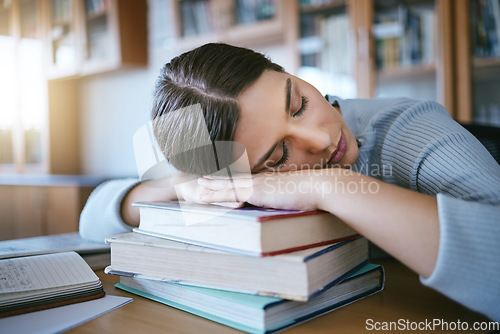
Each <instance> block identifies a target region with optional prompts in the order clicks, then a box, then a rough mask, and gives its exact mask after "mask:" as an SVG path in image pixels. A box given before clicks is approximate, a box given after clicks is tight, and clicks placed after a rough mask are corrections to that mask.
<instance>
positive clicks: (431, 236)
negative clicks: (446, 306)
mask: <svg viewBox="0 0 500 334" xmlns="http://www.w3.org/2000/svg"><path fill="white" fill-rule="evenodd" d="M322 178H324V180H323V181H322V182H324V184H325V185H329V186H324V187H323V188H322V191H321V192H322V193H321V194H317V195H319V197H318V198H319V199H318V204H319V205H318V206H319V208H321V209H323V210H326V211H329V212H332V213H333V214H335V215H336V216H338V217H339V218H341V219H343V220H344V221H345V222H346V223H348V224H350V225H351V226H352V227H353V228H354V229H356V230H357V231H358V232H359V233H361V234H362V235H364V236H366V237H367V238H368V239H370V240H371V241H372V242H374V243H375V244H376V245H378V246H379V247H381V248H382V249H384V250H385V251H387V252H388V253H389V254H391V255H393V256H394V257H396V258H398V259H399V260H400V261H402V262H403V263H405V264H406V265H407V266H409V267H410V268H411V269H413V270H414V271H416V272H417V273H419V274H420V275H422V276H424V277H428V276H429V275H430V274H431V273H432V271H433V269H434V266H435V264H436V260H437V254H438V248H439V220H438V210H437V201H436V198H434V197H432V196H428V195H424V194H421V193H417V192H414V191H411V190H407V189H404V188H401V187H398V186H395V185H391V184H387V183H384V182H381V181H378V180H376V179H373V178H370V177H367V176H365V175H361V174H357V173H354V172H352V171H349V170H340V171H339V173H338V174H336V175H326V176H322Z"/></svg>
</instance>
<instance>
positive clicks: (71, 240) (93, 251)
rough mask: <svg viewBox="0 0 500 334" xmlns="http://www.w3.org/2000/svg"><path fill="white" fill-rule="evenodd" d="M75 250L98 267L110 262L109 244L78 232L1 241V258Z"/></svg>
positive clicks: (93, 267)
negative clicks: (83, 236) (85, 238)
mask: <svg viewBox="0 0 500 334" xmlns="http://www.w3.org/2000/svg"><path fill="white" fill-rule="evenodd" d="M69 251H75V252H77V253H78V254H80V255H81V257H82V258H83V259H84V260H85V261H86V262H87V263H88V265H89V266H90V267H91V268H92V269H94V270H96V269H104V267H106V266H108V265H109V264H110V252H109V245H107V244H105V243H97V242H92V241H88V240H84V239H82V237H81V236H80V234H79V233H78V232H72V233H61V234H52V235H44V236H39V237H31V238H21V239H13V240H4V241H0V259H8V258H14V257H22V256H33V255H42V254H50V253H62V252H69Z"/></svg>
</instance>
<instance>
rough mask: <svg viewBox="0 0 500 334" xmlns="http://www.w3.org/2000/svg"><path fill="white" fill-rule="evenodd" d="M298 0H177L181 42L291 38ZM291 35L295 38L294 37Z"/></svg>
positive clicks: (256, 42)
mask: <svg viewBox="0 0 500 334" xmlns="http://www.w3.org/2000/svg"><path fill="white" fill-rule="evenodd" d="M295 5H296V3H295V0H292V1H289V0H288V1H287V0H173V1H172V2H171V8H170V9H171V10H172V11H173V12H174V13H176V15H175V22H174V29H175V35H176V39H177V43H176V44H177V46H178V48H179V49H180V50H189V49H192V48H194V47H196V46H198V45H201V44H204V43H206V42H208V41H210V42H225V43H229V44H237V45H245V46H247V47H254V48H257V47H260V46H266V45H272V44H279V43H283V42H286V41H287V40H290V36H292V35H290V33H292V34H293V30H294V26H293V24H292V25H290V24H288V23H289V22H294V21H295V18H294V17H293V16H295V15H296V13H295V10H294V8H295ZM291 38H295V36H294V37H291Z"/></svg>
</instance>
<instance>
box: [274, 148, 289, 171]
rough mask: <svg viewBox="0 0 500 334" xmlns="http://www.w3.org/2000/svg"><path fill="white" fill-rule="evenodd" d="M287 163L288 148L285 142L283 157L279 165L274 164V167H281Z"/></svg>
mask: <svg viewBox="0 0 500 334" xmlns="http://www.w3.org/2000/svg"><path fill="white" fill-rule="evenodd" d="M287 161H288V148H287V147H286V145H285V142H283V156H282V157H281V159H280V160H279V161H278V162H277V163H275V164H274V166H273V167H281V166H283V165H284V164H286V162H287Z"/></svg>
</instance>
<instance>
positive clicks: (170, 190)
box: [120, 173, 203, 226]
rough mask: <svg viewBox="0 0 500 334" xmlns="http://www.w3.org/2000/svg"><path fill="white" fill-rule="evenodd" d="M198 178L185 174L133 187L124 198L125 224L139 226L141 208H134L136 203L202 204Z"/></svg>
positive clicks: (122, 204)
mask: <svg viewBox="0 0 500 334" xmlns="http://www.w3.org/2000/svg"><path fill="white" fill-rule="evenodd" d="M197 179H198V177H197V176H195V175H189V174H184V173H178V174H174V175H172V176H169V177H166V178H162V179H158V180H149V181H143V182H141V183H139V184H137V185H136V186H135V187H133V188H132V189H131V190H130V191H129V192H128V193H127V195H126V196H125V197H124V198H123V201H122V203H121V207H120V212H121V217H122V219H123V221H124V222H125V223H127V224H128V225H131V226H138V225H139V208H138V207H135V206H132V204H133V203H135V202H151V201H174V200H186V201H192V202H200V200H199V194H200V192H201V191H203V187H201V186H200V185H199V184H198V182H197Z"/></svg>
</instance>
